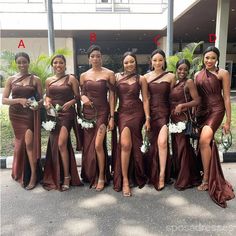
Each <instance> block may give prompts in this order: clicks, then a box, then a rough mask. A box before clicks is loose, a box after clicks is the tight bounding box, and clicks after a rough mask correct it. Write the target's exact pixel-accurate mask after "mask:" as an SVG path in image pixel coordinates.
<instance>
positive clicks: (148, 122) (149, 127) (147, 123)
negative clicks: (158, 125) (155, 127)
mask: <svg viewBox="0 0 236 236" xmlns="http://www.w3.org/2000/svg"><path fill="white" fill-rule="evenodd" d="M144 129H145V130H146V131H150V129H151V125H150V119H147V120H146V122H145V124H144Z"/></svg>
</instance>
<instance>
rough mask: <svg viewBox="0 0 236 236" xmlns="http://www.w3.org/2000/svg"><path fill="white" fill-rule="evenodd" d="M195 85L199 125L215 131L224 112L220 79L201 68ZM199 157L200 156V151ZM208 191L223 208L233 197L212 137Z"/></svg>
mask: <svg viewBox="0 0 236 236" xmlns="http://www.w3.org/2000/svg"><path fill="white" fill-rule="evenodd" d="M196 86H197V89H198V93H199V95H200V96H201V98H202V102H201V104H200V105H199V107H198V109H197V114H196V115H197V119H198V123H199V124H200V125H201V127H204V126H205V125H207V126H210V127H211V128H212V130H213V133H215V132H216V131H217V129H218V128H219V127H220V125H221V123H222V121H223V118H224V114H225V106H224V99H223V97H222V81H221V80H219V79H218V78H217V76H216V75H214V74H213V73H211V72H210V71H208V70H206V69H203V70H201V71H200V72H199V74H198V75H197V77H196ZM199 158H201V154H200V151H199ZM208 192H209V194H210V197H211V198H212V200H213V201H214V202H215V203H216V204H218V205H220V206H221V207H224V208H225V207H226V206H227V203H226V201H227V200H230V199H233V198H234V193H233V188H232V186H231V184H230V183H229V182H228V181H226V180H225V178H224V174H223V171H222V169H221V165H220V160H219V153H218V149H217V145H216V143H215V140H214V138H213V139H212V142H211V162H210V167H209V179H208Z"/></svg>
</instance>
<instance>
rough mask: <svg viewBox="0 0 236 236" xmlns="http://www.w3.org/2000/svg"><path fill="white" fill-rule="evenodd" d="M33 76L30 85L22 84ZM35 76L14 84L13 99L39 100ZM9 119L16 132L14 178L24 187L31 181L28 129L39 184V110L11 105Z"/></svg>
mask: <svg viewBox="0 0 236 236" xmlns="http://www.w3.org/2000/svg"><path fill="white" fill-rule="evenodd" d="M28 76H31V78H30V82H29V84H28V85H25V86H22V85H20V84H18V83H20V82H21V81H22V80H23V79H25V78H26V77H28ZM33 78H34V77H33V75H27V76H22V77H20V78H18V79H16V80H15V81H14V82H13V83H12V84H11V87H12V98H13V99H15V98H30V97H35V98H37V88H36V87H35V86H34V85H33ZM9 117H10V120H11V124H12V127H13V130H14V135H15V142H14V159H13V165H12V178H13V179H14V180H17V181H18V182H19V183H20V184H21V185H22V186H23V187H25V186H27V185H28V184H29V181H30V176H31V169H30V164H29V159H28V155H27V152H26V147H25V133H26V131H27V130H28V129H30V130H31V131H32V132H33V137H34V143H33V158H34V159H35V160H37V166H36V174H37V182H40V180H41V179H42V168H41V164H40V159H41V132H40V131H41V122H40V112H39V110H37V111H33V110H31V109H30V108H29V107H26V108H24V107H23V106H22V105H21V104H14V105H10V107H9Z"/></svg>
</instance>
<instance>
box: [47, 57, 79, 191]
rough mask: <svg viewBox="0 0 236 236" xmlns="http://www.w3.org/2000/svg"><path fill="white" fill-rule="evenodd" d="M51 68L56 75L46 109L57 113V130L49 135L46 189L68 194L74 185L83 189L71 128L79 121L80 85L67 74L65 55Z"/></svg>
mask: <svg viewBox="0 0 236 236" xmlns="http://www.w3.org/2000/svg"><path fill="white" fill-rule="evenodd" d="M51 65H52V67H53V70H54V73H55V74H54V76H52V77H49V78H48V79H47V80H46V83H45V86H46V99H45V108H46V110H47V111H49V110H50V109H52V108H53V109H54V110H53V111H54V113H56V118H55V117H54V119H56V126H55V128H54V129H52V130H51V131H50V135H49V140H48V146H47V152H46V162H45V167H44V176H43V187H44V188H45V189H47V190H51V189H57V190H61V191H66V190H68V189H69V187H70V185H72V186H80V185H82V183H81V181H80V178H79V175H78V171H77V166H76V160H75V155H74V151H73V148H72V144H71V139H70V131H71V128H72V127H73V125H74V123H75V122H76V119H77V118H76V112H75V106H74V105H75V103H76V102H77V100H78V99H79V98H80V96H79V83H78V81H77V79H76V78H75V77H74V76H73V75H68V74H65V70H66V59H65V57H64V56H63V55H56V56H54V57H53V59H52V61H51ZM57 107H59V108H57ZM56 108H57V111H56V112H55V109H56ZM50 115H52V114H50ZM54 115H55V114H54Z"/></svg>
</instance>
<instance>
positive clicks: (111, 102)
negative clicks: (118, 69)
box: [108, 72, 116, 131]
mask: <svg viewBox="0 0 236 236" xmlns="http://www.w3.org/2000/svg"><path fill="white" fill-rule="evenodd" d="M115 82H116V78H115V74H114V72H109V79H108V83H109V84H110V85H111V86H109V106H110V117H109V123H108V130H109V131H110V130H113V128H114V113H115V89H114V88H111V87H112V86H113V87H115Z"/></svg>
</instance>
